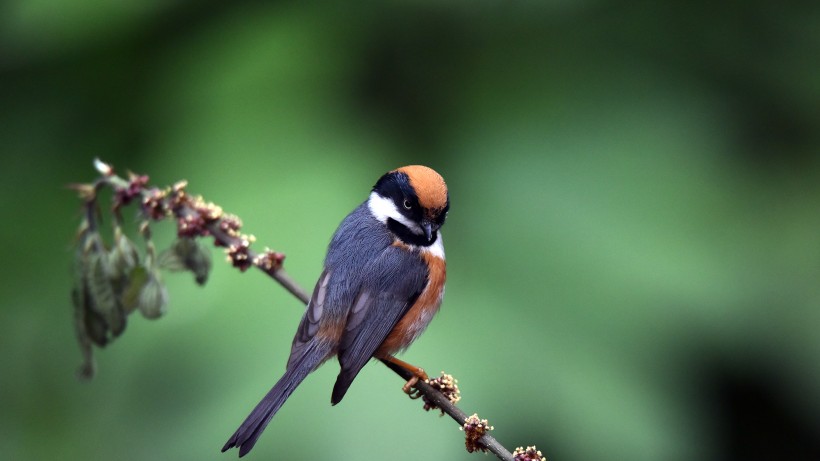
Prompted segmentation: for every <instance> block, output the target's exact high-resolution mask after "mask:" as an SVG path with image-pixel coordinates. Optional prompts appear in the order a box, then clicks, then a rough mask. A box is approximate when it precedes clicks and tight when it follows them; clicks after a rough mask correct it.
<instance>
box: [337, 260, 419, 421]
mask: <svg viewBox="0 0 820 461" xmlns="http://www.w3.org/2000/svg"><path fill="white" fill-rule="evenodd" d="M363 269H364V274H363V277H362V282H361V287H360V289H359V290H358V293H357V294H356V296H355V298H354V300H353V303H352V306H351V308H350V311H349V314H348V317H347V321H346V324H345V330H344V332H343V333H342V338H341V341H340V342H339V348H338V355H339V364H340V365H341V371H340V372H339V376H338V377H337V379H336V384H335V385H334V386H333V395H332V397H331V403H333V404H334V405H335V404H336V403H338V402H339V401H341V400H342V397H344V394H345V393H346V392H347V389H348V388H349V387H350V384H351V383H352V382H353V379H354V378H355V377H356V375H357V374H358V373H359V371H360V370H361V369H362V367H364V365H365V364H366V363H367V362H368V361H369V360H370V359H371V358H372V357H373V353H374V352H375V351H376V349H377V348H378V347H379V345H381V343H382V342H383V341H384V339H385V338H386V337H387V335H388V334H390V332H391V331H392V330H393V327H395V326H396V324H397V323H398V322H399V320H400V319H401V318H402V316H404V314H405V313H406V312H407V310H408V309H409V308H410V306H411V305H412V304H413V302H415V300H416V298H418V296H419V294H421V291H422V290H423V289H424V285H425V283H426V282H427V276H428V273H427V267H426V265H425V264H424V263H423V262H422V260H421V259H420V258H419V257H418V256H417V255H414V254H413V253H410V252H408V251H406V250H403V249H400V248H398V247H394V246H389V247H387V248H386V249H385V250H384V251H383V252H382V253H381V255H379V257H377V258H376V259H375V260H374V262H373V263H372V264H370V265H369V266H368V267H366V268H363Z"/></svg>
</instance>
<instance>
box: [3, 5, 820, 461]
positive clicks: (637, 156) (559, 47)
mask: <svg viewBox="0 0 820 461" xmlns="http://www.w3.org/2000/svg"><path fill="white" fill-rule="evenodd" d="M818 148H820V8H818V7H817V5H812V4H811V2H807V3H805V4H804V6H802V7H787V6H785V4H784V3H777V2H763V1H750V2H742V3H737V2H728V3H726V4H723V3H715V2H702V1H701V2H698V1H696V2H687V3H686V4H685V5H684V4H679V3H675V2H672V3H669V4H665V3H663V2H640V3H638V2H634V3H630V4H628V5H623V4H620V2H607V1H586V2H561V1H545V2H485V1H476V2H402V1H390V2H373V1H366V2H360V3H358V4H355V5H352V4H344V5H342V4H339V5H335V6H334V5H324V4H316V3H309V4H302V3H297V2H270V3H267V2H254V1H235V2H217V1H201V2H190V1H184V0H177V1H172V2H162V1H147V2H106V1H95V0H79V1H78V0H75V1H71V2H68V1H54V0H11V1H7V2H4V3H3V4H2V6H0V150H1V151H2V158H3V166H2V168H0V178H2V181H0V184H1V186H0V187H2V195H0V201H2V211H3V215H4V216H5V219H4V224H3V225H2V226H0V233H2V234H0V235H2V240H3V242H4V249H3V252H2V254H3V264H2V269H0V271H2V282H0V289H2V297H0V361H2V362H1V363H0V366H1V367H2V368H0V369H1V370H2V371H1V372H0V442H1V443H0V445H1V446H2V455H0V456H1V457H2V458H3V459H9V460H18V459H20V460H29V459H123V460H125V459H135V460H136V459H139V460H141V459H192V460H193V459H196V460H206V459H214V460H226V459H233V458H234V457H235V456H236V453H235V452H232V453H229V454H220V453H219V448H220V447H221V446H222V444H223V443H224V441H225V440H226V439H227V437H228V436H229V435H230V434H231V433H232V432H233V431H234V429H235V428H236V426H237V425H238V424H239V423H240V422H241V421H242V420H243V418H244V417H245V415H246V414H247V412H248V411H249V410H250V409H251V407H252V406H253V405H254V404H255V403H256V402H257V401H258V399H259V398H261V396H262V395H263V394H264V393H265V392H266V391H267V389H268V388H269V386H270V385H272V383H273V382H274V381H275V379H276V378H278V376H279V375H280V373H281V371H282V370H283V367H284V363H285V360H286V357H287V353H288V347H289V345H290V341H291V338H292V334H293V331H294V330H295V327H296V325H297V323H298V320H299V318H300V316H301V309H302V308H301V306H300V305H299V303H298V301H296V300H295V299H293V298H292V297H291V296H290V295H288V294H287V293H286V292H285V291H284V290H283V289H281V288H280V287H279V286H277V285H276V284H274V283H272V282H271V281H270V280H268V279H267V278H266V277H264V276H263V275H262V274H260V273H254V272H249V273H246V274H240V273H239V272H237V271H235V270H232V269H231V268H230V267H228V265H227V264H220V263H219V261H221V260H222V256H221V255H220V254H219V253H218V251H217V250H215V253H214V254H215V260H216V261H217V264H216V267H215V269H214V273H213V274H212V278H211V280H210V282H209V283H208V285H207V286H206V287H205V288H199V287H197V286H195V285H194V283H193V280H192V279H191V277H190V276H189V275H187V274H172V275H169V276H167V277H166V281H167V283H168V285H169V289H170V293H171V304H170V310H169V312H168V314H167V315H166V316H165V317H163V318H162V319H160V320H158V321H148V320H144V319H142V318H138V316H133V317H132V318H131V321H130V324H129V326H128V329H127V330H126V332H125V334H124V335H123V336H122V337H121V338H120V339H119V340H118V341H116V342H115V343H113V344H112V345H111V346H110V347H108V348H106V349H105V350H103V351H101V352H100V353H99V354H98V366H99V373H98V376H97V378H96V379H95V380H94V381H92V382H90V383H81V382H78V381H77V380H76V379H75V377H74V372H75V369H76V367H77V366H78V365H79V363H80V360H81V357H80V353H79V350H78V348H77V346H76V344H75V339H74V333H73V331H72V320H71V315H72V314H71V312H72V308H71V304H70V300H69V290H70V285H71V273H70V270H69V269H70V267H71V257H72V242H73V235H74V232H75V227H76V225H77V224H78V222H79V217H80V212H79V201H78V200H77V199H76V197H75V196H74V194H73V193H72V192H71V191H69V190H67V189H66V188H65V185H66V184H68V183H71V182H81V181H91V180H92V179H93V178H94V176H95V173H94V171H93V169H92V167H91V161H92V159H93V158H94V157H100V158H102V159H104V160H106V161H108V162H110V163H112V164H113V165H114V166H115V167H116V168H118V169H119V171H122V172H124V171H126V170H127V169H131V170H134V171H137V172H141V173H146V174H149V175H150V176H151V180H152V183H153V184H156V185H167V184H170V183H172V182H174V181H176V180H178V179H182V178H185V179H187V180H188V181H189V183H190V186H189V190H191V191H192V192H196V193H201V194H204V195H205V197H206V198H208V199H209V200H212V201H215V202H217V203H219V204H220V205H222V206H223V207H224V208H225V209H226V210H227V211H230V212H233V213H236V214H238V215H239V216H241V217H242V218H243V219H244V222H245V230H246V231H248V232H250V233H253V234H255V235H256V236H257V238H258V243H257V245H259V246H260V247H262V246H265V245H268V246H270V247H273V248H275V249H276V250H278V251H282V252H284V253H286V254H287V255H288V259H287V261H286V268H287V270H288V271H289V272H290V273H291V274H292V275H293V276H294V277H295V278H296V279H297V280H299V281H300V282H301V283H302V284H303V285H304V286H306V287H312V285H313V283H314V280H315V278H316V277H317V275H318V274H319V272H320V270H321V264H322V257H323V255H324V251H325V248H326V245H327V242H328V240H329V237H330V235H331V234H332V232H333V231H334V229H335V226H336V225H337V224H338V222H339V221H340V220H341V219H342V218H343V217H344V215H345V214H346V213H347V212H348V211H349V210H351V209H352V208H353V207H355V206H356V205H357V204H358V203H360V202H361V201H362V200H363V199H364V198H365V197H366V195H367V193H368V191H369V188H370V187H371V186H372V184H373V183H374V182H375V180H376V179H377V178H378V176H379V175H381V174H382V173H383V172H384V171H387V170H389V169H392V168H395V167H397V166H400V165H403V164H412V163H423V164H427V165H430V166H432V167H434V168H436V169H437V170H438V171H440V172H441V173H442V175H443V176H444V177H445V178H446V179H447V181H448V184H449V186H450V190H451V198H452V211H451V213H450V217H449V220H448V223H447V225H446V227H445V233H444V236H445V242H446V249H447V256H448V265H449V280H448V287H447V296H446V298H445V303H444V306H443V308H442V311H441V312H440V314H439V315H438V317H437V318H436V320H435V321H434V322H433V324H432V325H431V327H430V328H429V330H428V332H427V333H426V334H425V336H424V337H422V338H421V339H420V340H419V341H418V342H417V343H416V344H415V345H414V346H413V347H412V348H411V349H410V351H408V352H407V353H406V354H405V355H404V358H406V359H407V360H408V361H410V362H413V363H417V364H419V365H422V366H424V367H425V368H427V369H428V370H430V371H433V372H436V371H438V370H446V371H447V372H449V373H452V374H454V375H455V376H456V377H457V378H458V379H459V382H460V385H461V388H462V391H463V400H462V402H461V406H462V408H464V409H465V410H466V411H468V412H470V413H471V412H474V411H477V412H478V413H479V414H480V415H481V416H482V417H485V418H489V420H490V422H491V424H494V425H495V427H496V429H495V432H494V433H495V435H496V436H497V437H498V438H499V440H500V441H502V442H503V443H504V444H505V445H507V446H508V447H509V448H514V447H515V446H518V445H527V444H537V446H538V447H539V448H540V449H541V450H542V451H543V452H544V454H545V455H546V456H547V458H548V459H549V460H552V461H559V460H631V461H642V460H646V461H654V460H691V459H699V460H729V459H745V460H754V459H764V458H765V459H815V460H816V459H820V448H819V447H818V441H817V434H820V337H818V330H819V329H820V309H818V304H819V303H820V212H819V211H820V162H818V160H820V156H818ZM128 217H129V222H131V223H134V222H135V217H134V216H133V215H128ZM155 233H156V235H157V236H158V237H157V238H158V240H159V241H160V242H162V241H165V242H167V241H169V239H170V237H171V234H173V228H172V227H171V226H170V225H165V226H163V225H160V226H158V227H157V229H156V231H155ZM163 239H164V240H163ZM336 372H337V367H336V365H335V364H333V363H329V364H327V365H325V366H324V367H323V368H322V369H321V370H319V371H318V372H317V373H315V374H314V375H313V376H311V377H310V378H309V379H308V380H307V381H306V382H305V383H304V384H303V385H302V387H300V389H299V390H298V391H297V392H296V393H295V394H294V396H293V397H292V398H291V400H290V401H289V402H288V403H287V405H285V407H284V408H283V409H282V411H281V412H280V413H279V414H278V415H277V417H276V418H275V419H274V421H273V423H272V424H271V425H270V426H269V427H268V429H267V431H266V433H265V434H264V435H263V437H262V438H261V441H260V443H259V444H258V445H257V447H256V448H255V450H254V451H253V452H252V453H251V455H250V458H251V459H301V458H307V457H310V458H311V459H356V460H370V459H372V460H376V459H391V460H417V459H419V458H424V459H464V460H467V459H477V458H482V457H483V458H484V459H488V458H487V457H486V456H482V455H475V454H473V455H470V454H467V453H466V452H465V451H464V449H463V443H462V434H461V433H460V432H459V431H458V430H457V427H456V425H455V424H454V423H453V422H452V421H451V420H449V419H447V418H438V417H437V416H435V415H434V414H428V413H425V412H424V411H422V410H421V408H420V404H419V403H418V402H416V401H410V400H408V399H407V398H406V397H404V396H403V395H402V394H401V392H400V390H399V388H400V386H401V382H400V381H399V379H398V378H397V377H396V376H395V375H394V374H393V373H391V372H389V371H387V370H386V369H385V368H384V367H383V366H381V365H378V364H372V365H369V366H368V367H366V368H365V370H364V371H363V373H362V374H361V375H360V377H359V378H358V379H357V382H356V383H355V384H354V386H353V387H352V389H351V391H350V392H349V394H348V395H347V397H346V398H345V400H344V401H343V402H342V403H341V404H340V405H338V406H337V407H330V405H329V398H330V390H331V388H332V384H333V381H334V379H335V374H336ZM772 456H774V457H772Z"/></svg>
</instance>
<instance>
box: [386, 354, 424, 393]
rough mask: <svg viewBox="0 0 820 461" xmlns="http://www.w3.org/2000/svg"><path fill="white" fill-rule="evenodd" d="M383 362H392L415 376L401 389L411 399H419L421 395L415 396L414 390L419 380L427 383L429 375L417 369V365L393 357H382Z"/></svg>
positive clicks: (421, 369)
mask: <svg viewBox="0 0 820 461" xmlns="http://www.w3.org/2000/svg"><path fill="white" fill-rule="evenodd" d="M382 360H385V361H387V362H390V363H392V364H393V365H396V366H397V367H399V368H403V369H405V370H407V371H409V372H410V373H412V374H413V377H412V378H410V379H408V380H407V382H406V383H404V386H402V387H401V389H402V390H403V391H404V393H405V394H407V395H409V396H410V397H411V398H415V399H417V398H419V397H420V395H415V394H414V392H413V390H412V388H413V387H414V386H415V385H416V383H417V382H419V380H422V381H427V380H428V379H429V376H427V373H425V372H424V369H423V368H420V367H417V366H415V365H411V364H409V363H407V362H405V361H404V360H399V359H397V358H395V357H393V356H392V355H385V356H384V357H382Z"/></svg>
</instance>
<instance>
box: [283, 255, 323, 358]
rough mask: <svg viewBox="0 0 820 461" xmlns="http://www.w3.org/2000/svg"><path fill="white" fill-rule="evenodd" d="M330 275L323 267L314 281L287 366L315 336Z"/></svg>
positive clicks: (299, 355)
mask: <svg viewBox="0 0 820 461" xmlns="http://www.w3.org/2000/svg"><path fill="white" fill-rule="evenodd" d="M330 275H331V274H330V272H329V271H328V270H327V269H325V270H324V271H322V275H320V276H319V280H318V281H317V282H316V287H315V288H314V289H313V295H312V296H311V297H310V302H309V303H308V306H307V310H305V314H304V315H303V316H302V321H301V322H300V323H299V328H297V330H296V335H295V336H294V337H293V344H292V345H291V348H290V357H289V358H288V365H287V368H290V367H291V365H293V364H294V363H296V362H297V361H298V359H299V357H301V356H302V355H303V354H304V352H305V350H306V349H307V344H308V342H310V340H311V339H313V337H315V336H316V332H317V331H319V321H320V320H321V319H322V314H323V313H324V309H325V301H326V299H327V290H328V284H329V282H330Z"/></svg>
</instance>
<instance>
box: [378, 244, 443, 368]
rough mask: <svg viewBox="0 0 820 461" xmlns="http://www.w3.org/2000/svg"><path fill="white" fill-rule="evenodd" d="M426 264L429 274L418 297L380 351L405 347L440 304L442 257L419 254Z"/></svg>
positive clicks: (424, 326)
mask: <svg viewBox="0 0 820 461" xmlns="http://www.w3.org/2000/svg"><path fill="white" fill-rule="evenodd" d="M421 256H422V258H424V260H425V263H426V264H427V267H428V271H429V275H428V277H427V283H426V284H425V286H424V289H423V290H422V292H421V294H420V295H419V297H418V298H417V299H416V301H415V302H414V303H413V305H412V306H410V308H409V309H408V310H407V312H406V313H405V314H404V316H403V317H402V318H401V320H399V322H398V323H397V324H396V326H395V327H394V328H393V330H392V331H391V332H390V334H389V335H388V336H387V338H386V339H385V340H384V342H383V343H382V345H381V347H380V348H379V352H380V353H384V354H394V353H396V352H398V351H400V350H402V349H405V348H407V347H408V346H410V344H411V343H412V342H413V341H415V340H416V338H418V337H419V336H420V335H421V334H422V332H424V330H425V328H427V325H429V324H430V321H431V320H432V319H433V316H434V315H435V314H436V312H438V309H439V306H441V300H442V298H443V297H444V282H445V280H446V278H447V268H446V264H445V262H444V258H441V257H439V256H437V255H433V254H430V253H424V254H422V255H421Z"/></svg>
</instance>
